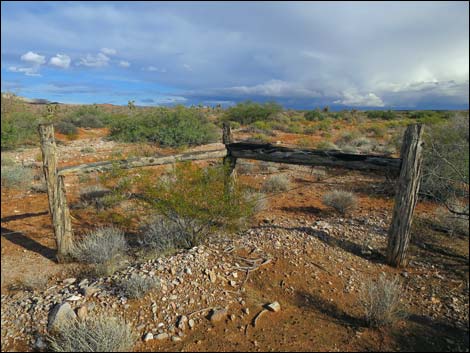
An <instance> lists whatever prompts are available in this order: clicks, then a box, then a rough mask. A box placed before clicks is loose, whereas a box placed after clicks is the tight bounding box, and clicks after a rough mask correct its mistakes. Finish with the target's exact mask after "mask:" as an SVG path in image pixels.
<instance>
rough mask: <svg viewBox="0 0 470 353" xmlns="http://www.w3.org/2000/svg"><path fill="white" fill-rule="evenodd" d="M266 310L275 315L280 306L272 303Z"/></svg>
mask: <svg viewBox="0 0 470 353" xmlns="http://www.w3.org/2000/svg"><path fill="white" fill-rule="evenodd" d="M266 309H268V310H269V311H272V312H275V313H277V312H278V311H280V310H281V304H279V303H278V302H272V303H271V304H268V305H267V306H266Z"/></svg>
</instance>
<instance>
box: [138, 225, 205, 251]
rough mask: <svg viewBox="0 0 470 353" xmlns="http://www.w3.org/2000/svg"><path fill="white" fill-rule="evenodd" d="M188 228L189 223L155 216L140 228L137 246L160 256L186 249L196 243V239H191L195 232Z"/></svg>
mask: <svg viewBox="0 0 470 353" xmlns="http://www.w3.org/2000/svg"><path fill="white" fill-rule="evenodd" d="M173 218H176V216H175V217H173ZM190 227H191V222H190V221H185V220H184V219H176V220H174V219H170V218H167V217H164V216H156V217H154V218H153V219H152V220H151V221H149V222H147V223H145V224H144V225H142V226H141V232H140V237H139V244H140V245H141V246H142V247H143V248H144V249H145V250H147V251H152V252H157V253H158V254H161V255H164V254H168V253H170V252H172V251H174V250H176V249H188V248H190V247H191V246H192V245H194V244H196V243H197V239H193V238H194V235H197V232H193V231H192V230H191V229H190Z"/></svg>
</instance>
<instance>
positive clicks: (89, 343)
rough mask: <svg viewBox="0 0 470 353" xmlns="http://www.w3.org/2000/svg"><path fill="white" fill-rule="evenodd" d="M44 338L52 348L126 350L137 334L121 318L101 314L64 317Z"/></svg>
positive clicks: (81, 350) (66, 350) (70, 350)
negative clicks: (83, 318)
mask: <svg viewBox="0 0 470 353" xmlns="http://www.w3.org/2000/svg"><path fill="white" fill-rule="evenodd" d="M47 340H48V342H49V348H50V349H51V350H52V351H53V352H130V351H131V350H132V348H133V346H134V344H135V342H136V341H137V334H136V333H135V332H134V331H133V329H132V328H131V326H130V325H129V324H127V323H126V322H124V321H123V320H122V319H118V318H115V317H109V316H104V315H102V316H95V317H90V318H87V319H85V320H83V321H81V320H71V321H65V320H64V324H62V325H60V326H59V327H58V329H57V330H56V333H54V334H52V335H49V336H48V338H47Z"/></svg>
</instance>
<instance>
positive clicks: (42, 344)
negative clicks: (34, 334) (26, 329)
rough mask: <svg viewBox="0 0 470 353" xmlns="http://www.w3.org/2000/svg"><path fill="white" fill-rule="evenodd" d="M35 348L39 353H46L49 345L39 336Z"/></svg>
mask: <svg viewBox="0 0 470 353" xmlns="http://www.w3.org/2000/svg"><path fill="white" fill-rule="evenodd" d="M33 348H34V349H35V350H37V351H41V352H42V351H45V350H46V348H47V343H46V342H45V341H44V339H43V338H42V337H41V336H39V337H38V338H36V340H35V341H34V346H33Z"/></svg>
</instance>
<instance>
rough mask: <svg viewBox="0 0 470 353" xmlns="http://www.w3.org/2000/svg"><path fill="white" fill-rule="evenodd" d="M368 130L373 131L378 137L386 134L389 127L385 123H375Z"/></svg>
mask: <svg viewBox="0 0 470 353" xmlns="http://www.w3.org/2000/svg"><path fill="white" fill-rule="evenodd" d="M366 131H367V132H370V133H372V134H373V135H374V136H376V137H383V136H385V134H386V132H387V129H386V128H385V126H383V125H378V124H373V125H371V126H369V127H368V128H367V129H366Z"/></svg>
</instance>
